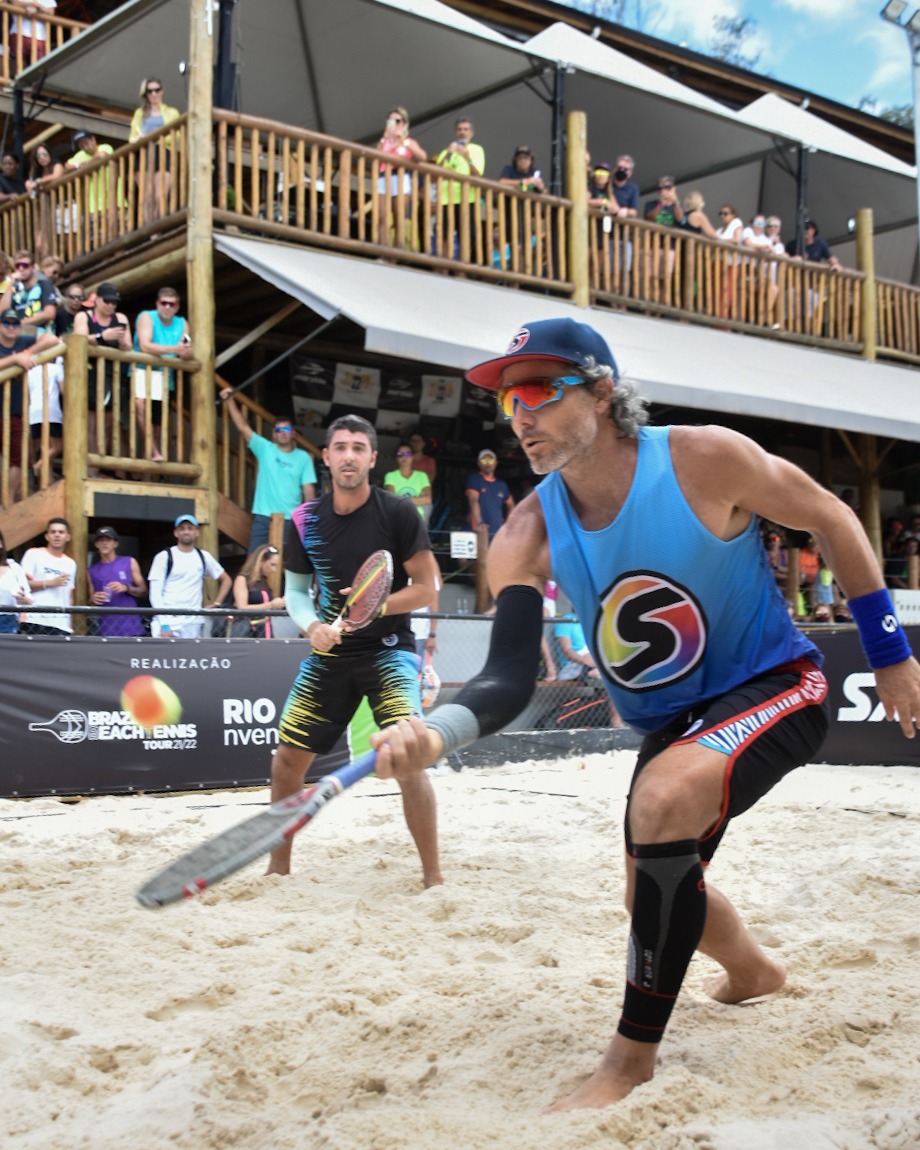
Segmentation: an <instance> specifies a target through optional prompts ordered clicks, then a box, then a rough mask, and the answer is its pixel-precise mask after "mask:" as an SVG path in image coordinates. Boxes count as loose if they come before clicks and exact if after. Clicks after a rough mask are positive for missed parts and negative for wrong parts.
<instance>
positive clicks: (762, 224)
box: [741, 215, 773, 248]
mask: <svg viewBox="0 0 920 1150" xmlns="http://www.w3.org/2000/svg"><path fill="white" fill-rule="evenodd" d="M766 227H767V217H766V216H761V215H756V216H752V218H751V222H750V225H749V226H748V227H746V228H745V229H744V231H743V232H742V233H741V242H742V243H743V244H744V246H745V247H746V248H770V247H772V246H773V244H772V243H771V241H770V237H769V236H768V235H767V232H766Z"/></svg>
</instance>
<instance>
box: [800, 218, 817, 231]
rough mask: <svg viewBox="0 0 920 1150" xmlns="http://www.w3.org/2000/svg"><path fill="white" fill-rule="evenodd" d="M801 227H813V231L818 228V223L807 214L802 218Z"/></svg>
mask: <svg viewBox="0 0 920 1150" xmlns="http://www.w3.org/2000/svg"><path fill="white" fill-rule="evenodd" d="M802 227H803V228H814V229H815V231H817V230H818V225H817V224H816V223H815V221H814V220H813V219H812V218H811V216H808V217H807V218H806V219H804V220H802Z"/></svg>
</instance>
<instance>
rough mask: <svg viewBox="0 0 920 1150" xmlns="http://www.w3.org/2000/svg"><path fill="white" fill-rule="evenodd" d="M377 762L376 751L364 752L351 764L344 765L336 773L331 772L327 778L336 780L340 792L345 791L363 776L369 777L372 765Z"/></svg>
mask: <svg viewBox="0 0 920 1150" xmlns="http://www.w3.org/2000/svg"><path fill="white" fill-rule="evenodd" d="M376 762H377V752H376V751H365V753H364V754H363V755H360V756H359V757H358V758H357V759H355V760H354V761H353V762H350V763H346V764H345V766H344V767H339V769H338V770H337V771H333V772H332V773H331V774H330V775H327V776H326V777H327V778H330V779H336V780H337V781H338V783H339V785H340V786H341V788H342V790H343V791H344V790H347V789H348V788H349V787H350V786H351V784H352V783H356V782H357V781H358V779H363V778H364V776H365V775H369V774H370V773H371V771H372V770H373V769H374V764H375V763H376Z"/></svg>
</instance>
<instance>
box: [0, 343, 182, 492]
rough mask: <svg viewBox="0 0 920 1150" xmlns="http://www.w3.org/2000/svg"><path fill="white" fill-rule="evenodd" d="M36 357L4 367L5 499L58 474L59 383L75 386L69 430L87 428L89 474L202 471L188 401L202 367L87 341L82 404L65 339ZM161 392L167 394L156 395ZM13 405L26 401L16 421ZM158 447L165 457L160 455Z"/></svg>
mask: <svg viewBox="0 0 920 1150" xmlns="http://www.w3.org/2000/svg"><path fill="white" fill-rule="evenodd" d="M0 352H2V349H0ZM35 361H36V366H35V367H34V368H32V370H31V371H29V372H24V371H23V369H22V368H20V367H10V368H6V369H5V370H4V371H2V372H0V417H2V418H0V423H2V431H0V506H2V507H8V506H9V505H10V504H12V503H16V502H18V501H19V500H21V499H25V498H26V497H27V496H28V495H30V494H33V493H34V492H37V491H43V490H45V488H47V487H49V486H50V485H51V484H52V483H54V482H56V480H57V479H58V477H59V474H58V464H57V463H56V460H58V459H61V462H62V458H61V449H62V447H63V443H62V437H58V436H56V435H54V434H53V432H54V430H55V427H54V424H55V423H58V422H59V420H58V419H57V418H56V411H55V405H54V404H53V403H52V392H53V390H54V389H57V388H58V387H59V388H60V390H61V392H62V393H63V394H64V395H65V396H66V395H67V394H68V391H69V392H70V397H69V402H70V405H71V409H70V412H69V414H67V415H66V417H65V423H64V429H63V434H64V436H67V435H74V434H76V435H85V438H86V467H85V469H84V472H83V473H84V474H85V475H87V476H88V477H90V478H92V477H94V476H96V475H98V474H99V471H100V469H103V470H105V471H109V472H118V473H120V474H121V475H122V476H123V477H125V476H133V477H137V478H148V477H149V476H150V475H151V474H156V475H161V476H169V477H170V478H178V479H186V480H194V479H196V478H197V477H198V476H199V474H200V468H199V467H198V466H197V465H196V464H192V463H190V462H189V454H190V442H189V418H188V404H187V398H188V389H189V380H190V377H191V375H192V374H193V373H194V372H195V371H197V370H198V369H199V365H198V364H197V363H195V362H194V361H192V360H179V359H176V358H170V357H160V356H152V355H144V354H142V353H140V352H125V351H116V350H110V349H108V348H95V347H94V348H90V349H89V350H88V370H87V379H86V399H87V401H88V402H87V403H86V405H85V407H84V409H83V410H82V412H81V411H80V409H79V404H76V397H75V396H74V394H73V393H74V390H75V388H74V381H73V380H71V386H70V388H69V389H68V387H67V382H66V381H67V372H68V362H67V351H66V348H65V347H64V345H63V344H59V345H58V346H57V347H53V348H51V349H50V350H47V351H44V352H41V353H39V354H38V355H36V356H35ZM79 390H82V389H79ZM160 395H162V397H163V398H162V400H158V399H157V397H158V396H160ZM30 397H31V402H30ZM66 402H67V401H65V409H66ZM75 404H76V407H74V405H75ZM14 406H19V407H20V409H21V416H20V421H17V425H16V426H15V427H14V424H13V420H12V419H11V415H12V409H13V407H14ZM30 409H31V410H30ZM30 415H31V419H32V421H33V422H32V423H31V426H30ZM33 436H34V438H33ZM156 455H160V456H162V458H161V459H160V460H155V456H156ZM14 457H18V458H19V460H20V461H21V465H20V466H19V467H17V468H13V467H12V466H11V463H12V459H13V458H14Z"/></svg>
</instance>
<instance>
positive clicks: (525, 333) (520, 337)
mask: <svg viewBox="0 0 920 1150" xmlns="http://www.w3.org/2000/svg"><path fill="white" fill-rule="evenodd" d="M529 339H530V329H529V328H526V327H522V328H521V330H520V331H519V332H518V333H517V335H516V336H515V337H514V338H513V339H512V341H511V343H509V344H508V348H507V350H506V352H505V355H514V353H515V352H516V351H520V350H521V348H522V347H524V345H525V344H526V343H527V341H528V340H529Z"/></svg>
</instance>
